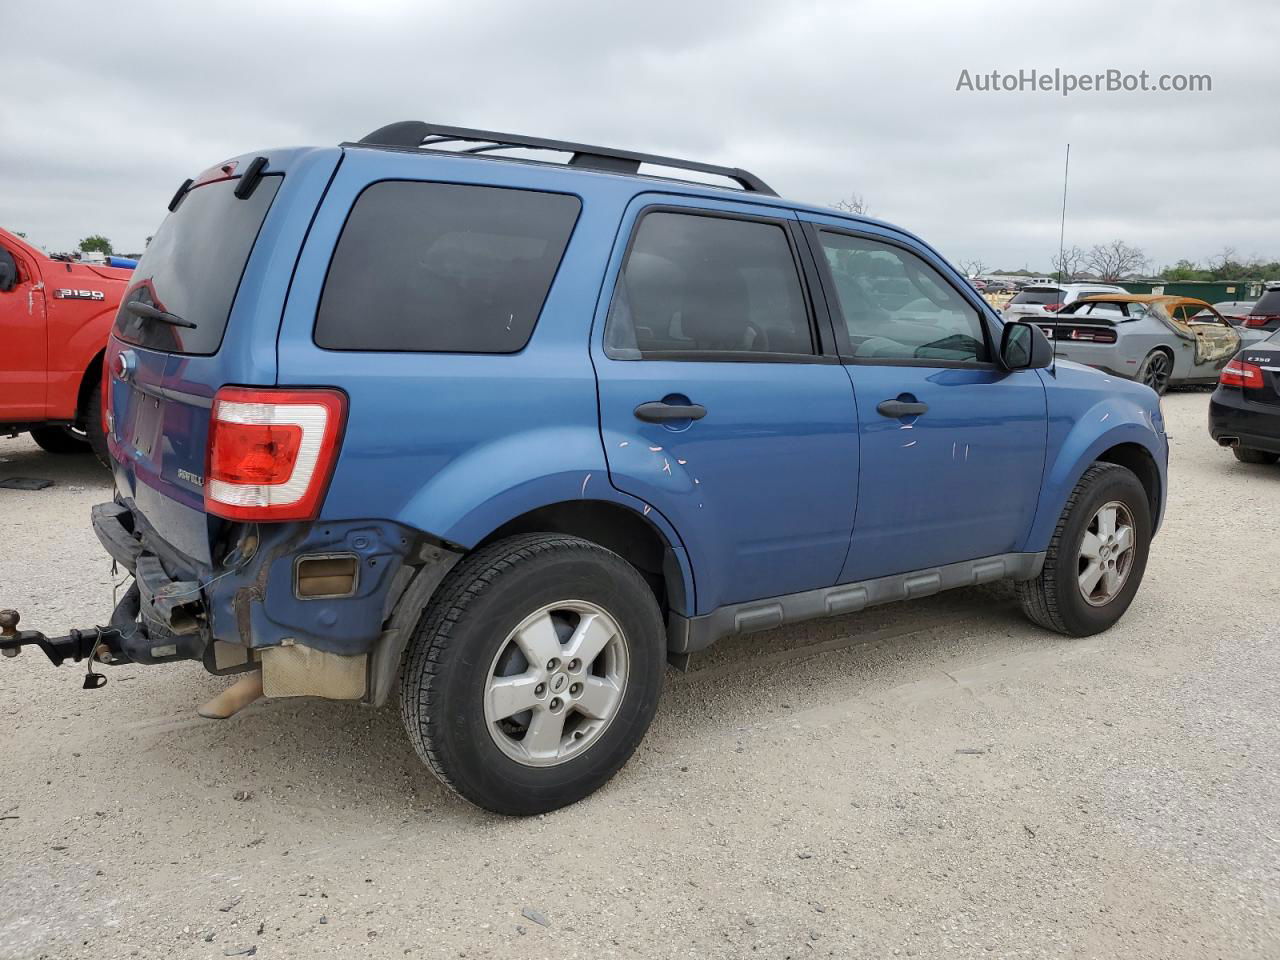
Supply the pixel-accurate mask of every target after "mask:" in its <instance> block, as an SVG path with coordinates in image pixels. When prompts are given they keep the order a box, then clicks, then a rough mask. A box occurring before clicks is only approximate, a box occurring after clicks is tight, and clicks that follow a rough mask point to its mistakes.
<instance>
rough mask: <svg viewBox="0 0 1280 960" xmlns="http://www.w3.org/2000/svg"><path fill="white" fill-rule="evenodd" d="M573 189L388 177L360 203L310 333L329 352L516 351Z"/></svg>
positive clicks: (543, 287) (565, 230)
mask: <svg viewBox="0 0 1280 960" xmlns="http://www.w3.org/2000/svg"><path fill="white" fill-rule="evenodd" d="M580 207H581V204H580V203H579V201H578V198H577V197H571V196H566V195H564V194H558V193H537V192H534V191H530V190H507V189H501V188H497V187H477V186H465V185H460V184H449V183H413V182H407V181H385V182H382V183H375V184H373V185H372V186H370V187H368V188H367V189H366V190H365V191H364V192H363V193H361V194H360V197H359V198H358V199H357V200H356V203H355V206H354V207H353V208H352V210H351V215H350V217H348V218H347V223H346V226H344V227H343V228H342V236H341V237H339V238H338V245H337V249H335V250H334V254H333V260H332V262H331V263H330V264H329V275H328V277H326V279H325V285H324V292H323V293H322V294H321V298H320V309H319V312H318V314H317V316H316V329H315V341H316V344H317V345H318V346H321V347H325V348H327V349H330V350H386V351H421V352H436V353H514V352H516V351H517V350H521V349H523V348H524V345H525V344H526V343H528V341H529V337H530V335H531V334H532V333H533V327H534V324H535V323H537V320H538V314H539V313H541V312H542V304H543V301H544V300H546V297H547V291H548V290H550V289H551V281H552V280H553V279H554V278H555V274H556V269H557V267H559V265H560V258H561V257H562V256H563V254H564V250H565V246H566V245H567V244H568V242H569V235H570V234H571V233H572V232H573V225H574V222H575V221H576V220H577V218H578V210H579V209H580Z"/></svg>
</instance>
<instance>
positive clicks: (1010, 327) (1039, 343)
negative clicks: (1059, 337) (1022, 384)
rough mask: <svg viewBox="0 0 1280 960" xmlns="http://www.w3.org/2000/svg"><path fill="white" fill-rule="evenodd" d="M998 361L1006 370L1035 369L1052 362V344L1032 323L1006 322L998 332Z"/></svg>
mask: <svg viewBox="0 0 1280 960" xmlns="http://www.w3.org/2000/svg"><path fill="white" fill-rule="evenodd" d="M1000 363H1001V365H1002V366H1003V367H1004V368H1005V369H1006V370H1035V369H1041V368H1043V367H1047V366H1049V364H1051V363H1053V345H1052V344H1051V343H1049V338H1048V337H1046V336H1045V335H1044V331H1043V330H1041V329H1040V328H1039V327H1038V326H1036V325H1035V324H1034V323H1025V322H1022V321H1018V322H1013V323H1006V324H1005V325H1004V332H1003V333H1001V334H1000Z"/></svg>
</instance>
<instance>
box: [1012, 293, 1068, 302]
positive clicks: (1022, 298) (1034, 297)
mask: <svg viewBox="0 0 1280 960" xmlns="http://www.w3.org/2000/svg"><path fill="white" fill-rule="evenodd" d="M1062 297H1063V292H1062V291H1061V290H1023V291H1022V292H1021V293H1019V294H1016V295H1015V296H1014V298H1013V299H1012V300H1010V301H1009V302H1010V303H1030V304H1032V305H1037V304H1038V305H1041V306H1043V305H1044V304H1047V303H1061V302H1062Z"/></svg>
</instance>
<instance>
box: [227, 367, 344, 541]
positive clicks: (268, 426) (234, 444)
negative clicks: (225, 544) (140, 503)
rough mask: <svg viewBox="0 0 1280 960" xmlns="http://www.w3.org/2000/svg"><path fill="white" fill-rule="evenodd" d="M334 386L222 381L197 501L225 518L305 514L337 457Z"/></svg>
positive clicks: (339, 419)
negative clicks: (256, 386) (239, 384)
mask: <svg viewBox="0 0 1280 960" xmlns="http://www.w3.org/2000/svg"><path fill="white" fill-rule="evenodd" d="M346 413H347V398H346V396H345V395H344V394H342V393H339V392H338V391H337V390H277V389H251V388H248V387H223V388H222V389H221V390H219V391H218V394H217V396H215V397H214V398H213V417H212V419H211V420H210V422H209V462H208V465H207V466H206V468H205V472H204V508H205V510H206V511H208V512H209V513H212V514H214V515H215V516H219V517H227V518H229V519H232V520H259V521H272V520H277V521H278V520H311V519H313V518H314V517H315V516H316V515H317V514H318V513H319V512H320V504H321V502H322V501H323V500H324V495H325V492H326V491H327V490H328V488H329V478H330V476H331V475H332V474H333V465H334V462H335V461H336V460H337V458H338V448H339V446H340V443H341V436H342V427H343V423H344V421H345V420H346Z"/></svg>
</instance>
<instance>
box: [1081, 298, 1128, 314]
mask: <svg viewBox="0 0 1280 960" xmlns="http://www.w3.org/2000/svg"><path fill="white" fill-rule="evenodd" d="M1089 315H1090V316H1094V317H1096V316H1105V317H1123V316H1124V308H1123V307H1122V306H1120V304H1118V303H1107V302H1106V301H1103V302H1100V303H1091V304H1089Z"/></svg>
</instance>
